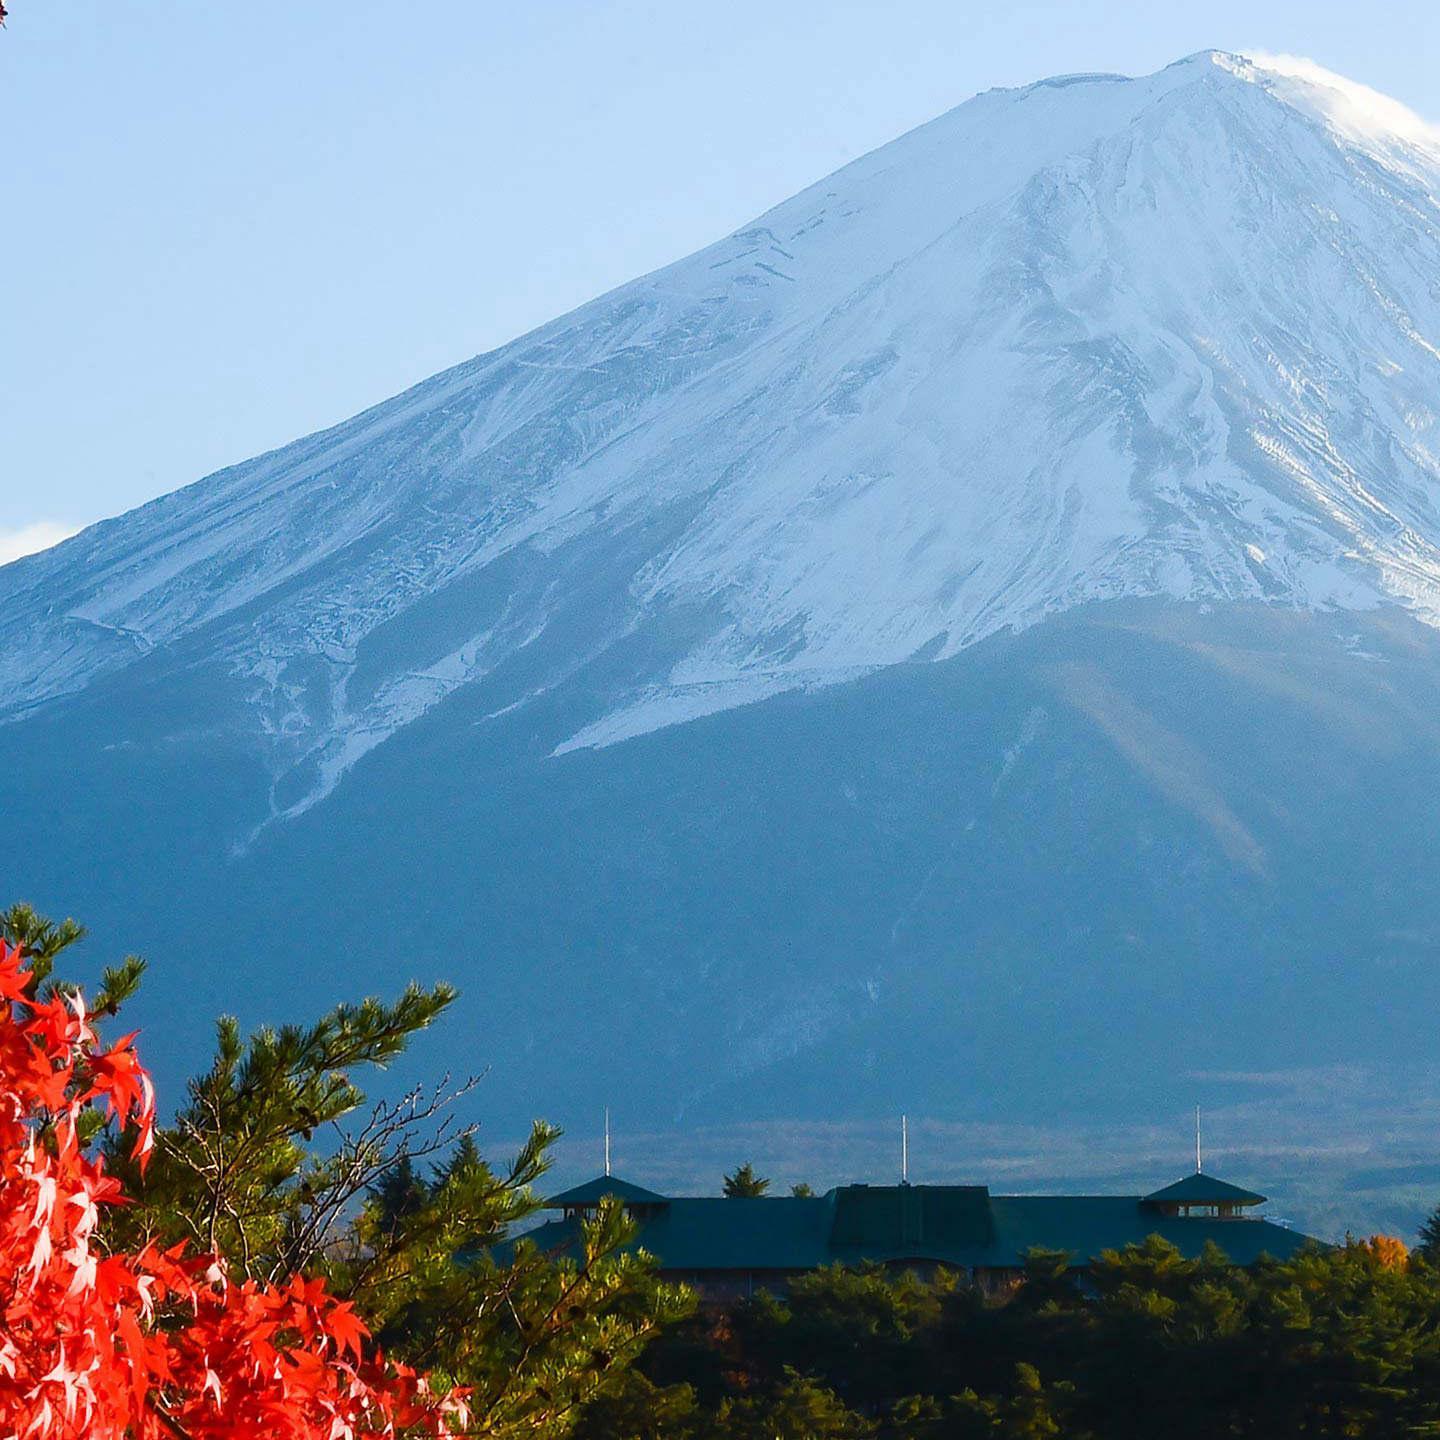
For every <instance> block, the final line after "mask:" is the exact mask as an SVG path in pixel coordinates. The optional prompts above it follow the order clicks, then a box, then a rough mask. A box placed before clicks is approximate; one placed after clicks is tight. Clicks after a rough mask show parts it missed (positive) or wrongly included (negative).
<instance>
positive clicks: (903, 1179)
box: [900, 1115, 910, 1185]
mask: <svg viewBox="0 0 1440 1440" xmlns="http://www.w3.org/2000/svg"><path fill="white" fill-rule="evenodd" d="M900 1183H901V1184H902V1185H908V1184H909V1183H910V1120H909V1117H908V1116H905V1115H902V1116H901V1117H900Z"/></svg>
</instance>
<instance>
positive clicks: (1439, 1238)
mask: <svg viewBox="0 0 1440 1440" xmlns="http://www.w3.org/2000/svg"><path fill="white" fill-rule="evenodd" d="M1414 1253H1415V1254H1417V1255H1419V1256H1421V1257H1423V1258H1424V1259H1425V1260H1428V1261H1429V1262H1430V1263H1431V1264H1432V1265H1440V1205H1437V1206H1436V1207H1435V1208H1434V1209H1433V1210H1432V1211H1431V1212H1430V1213H1429V1215H1427V1216H1426V1217H1425V1223H1424V1224H1423V1225H1422V1226H1421V1227H1420V1243H1419V1244H1418V1245H1416V1247H1415V1251H1414Z"/></svg>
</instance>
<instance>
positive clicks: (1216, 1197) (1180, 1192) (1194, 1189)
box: [1145, 1171, 1265, 1205]
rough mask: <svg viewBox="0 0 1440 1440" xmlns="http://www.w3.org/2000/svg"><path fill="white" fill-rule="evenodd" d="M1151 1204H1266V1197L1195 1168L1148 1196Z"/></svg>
mask: <svg viewBox="0 0 1440 1440" xmlns="http://www.w3.org/2000/svg"><path fill="white" fill-rule="evenodd" d="M1145 1200H1146V1202H1147V1203H1148V1204H1151V1205H1263V1204H1264V1203H1265V1197H1264V1196H1263V1195H1257V1194H1256V1193H1255V1192H1254V1191H1253V1190H1242V1189H1241V1188H1240V1187H1239V1186H1238V1185H1231V1184H1230V1183H1229V1181H1227V1180H1217V1179H1216V1178H1215V1177H1214V1176H1213V1175H1206V1174H1203V1173H1202V1172H1200V1171H1196V1173H1195V1174H1194V1175H1187V1176H1186V1177H1185V1178H1184V1179H1183V1180H1177V1181H1176V1182H1175V1183H1174V1184H1173V1185H1167V1186H1166V1187H1165V1188H1164V1189H1163V1190H1156V1191H1155V1192H1154V1194H1152V1195H1147V1196H1146V1197H1145Z"/></svg>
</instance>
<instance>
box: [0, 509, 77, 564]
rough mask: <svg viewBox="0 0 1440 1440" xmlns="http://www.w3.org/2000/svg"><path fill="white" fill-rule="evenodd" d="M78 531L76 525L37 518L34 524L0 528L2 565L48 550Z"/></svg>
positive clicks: (0, 559) (0, 562)
mask: <svg viewBox="0 0 1440 1440" xmlns="http://www.w3.org/2000/svg"><path fill="white" fill-rule="evenodd" d="M75 531H76V527H75V526H74V525H57V524H56V523H55V522H54V521H53V520H37V521H36V522H35V523H34V524H33V525H20V526H17V527H15V528H13V529H9V530H7V529H4V528H0V565H8V564H9V563H10V562H11V561H12V560H18V559H19V558H20V557H21V556H22V555H32V554H34V552H35V551H37V550H48V549H49V548H50V547H51V546H52V545H58V544H59V543H60V542H61V541H62V540H66V539H68V538H69V537H70V536H71V535H73V534H74V533H75Z"/></svg>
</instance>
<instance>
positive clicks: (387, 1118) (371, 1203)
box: [0, 907, 693, 1440]
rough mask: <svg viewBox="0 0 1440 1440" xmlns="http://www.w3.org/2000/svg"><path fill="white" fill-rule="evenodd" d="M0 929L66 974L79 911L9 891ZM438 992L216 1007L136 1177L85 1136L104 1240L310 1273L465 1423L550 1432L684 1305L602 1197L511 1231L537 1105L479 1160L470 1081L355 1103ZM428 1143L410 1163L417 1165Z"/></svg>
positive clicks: (124, 982) (118, 978) (563, 1431)
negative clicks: (461, 1404)
mask: <svg viewBox="0 0 1440 1440" xmlns="http://www.w3.org/2000/svg"><path fill="white" fill-rule="evenodd" d="M0 926H4V927H5V932H6V933H7V935H10V934H13V935H15V937H16V938H18V939H20V940H21V942H22V943H25V944H27V945H29V944H32V943H33V944H34V945H35V947H36V954H37V955H38V956H40V957H42V961H41V965H40V967H39V968H41V969H42V971H43V973H44V975H45V976H47V977H49V978H48V979H46V981H45V983H48V984H52V985H58V986H60V987H61V988H67V987H65V986H64V984H63V982H60V981H57V980H55V979H54V978H53V976H52V975H51V971H52V969H53V964H54V960H55V957H56V956H58V955H59V954H60V952H61V951H63V950H65V949H66V948H67V947H68V946H69V945H72V944H74V943H75V942H76V941H77V940H78V939H79V938H80V937H81V935H82V934H83V931H82V930H81V929H80V927H79V926H75V925H73V924H72V923H70V922H67V924H66V925H65V926H55V925H51V924H50V922H48V921H45V920H43V919H42V918H41V917H38V916H36V915H35V914H34V912H33V911H29V910H27V909H25V907H12V909H11V910H9V911H6V912H3V914H0ZM141 968H142V967H141V966H140V963H139V962H138V961H133V960H127V961H126V962H125V964H124V965H122V966H121V967H119V968H118V969H117V970H115V971H111V972H107V977H108V978H107V980H106V981H105V982H103V983H102V987H101V990H100V992H99V994H100V998H101V1000H102V1001H103V1002H104V1005H103V1007H102V1013H105V1014H109V1013H113V1012H114V1010H115V1009H118V1006H119V1004H120V1003H121V1001H122V1000H123V999H124V998H126V997H128V995H129V994H131V993H133V991H134V988H135V985H136V984H138V981H139V975H140V970H141ZM453 998H454V992H453V991H451V990H450V989H449V988H448V987H446V986H439V987H436V988H435V989H433V990H422V989H420V988H418V987H416V986H413V985H412V986H410V987H409V988H407V989H406V990H405V991H404V992H403V993H402V994H401V995H400V997H399V998H398V999H397V1000H395V1001H393V1002H390V1003H386V1002H383V1001H380V1000H375V999H367V1000H364V1001H361V1002H360V1003H359V1004H353V1005H352V1004H343V1005H338V1006H336V1007H335V1008H334V1009H333V1010H331V1011H330V1012H329V1013H328V1014H327V1015H324V1016H322V1017H321V1018H320V1019H319V1020H317V1021H315V1022H314V1023H313V1024H311V1025H307V1026H285V1027H282V1028H279V1029H271V1028H263V1029H260V1030H257V1031H255V1032H254V1033H253V1034H251V1035H249V1036H242V1034H241V1031H240V1028H239V1026H238V1025H237V1024H236V1022H235V1021H234V1020H231V1019H228V1018H227V1019H222V1020H221V1021H220V1022H219V1025H218V1033H217V1052H216V1055H215V1059H214V1061H213V1062H212V1064H211V1066H210V1067H209V1069H208V1070H207V1071H206V1072H205V1073H204V1074H203V1075H201V1076H200V1077H198V1078H197V1079H195V1080H194V1081H192V1082H191V1084H190V1085H189V1087H188V1098H187V1101H186V1103H185V1104H184V1105H183V1106H182V1107H181V1108H180V1110H179V1112H178V1113H177V1115H176V1117H175V1119H174V1121H173V1123H172V1124H170V1125H169V1126H165V1127H163V1128H161V1129H160V1130H159V1131H158V1132H157V1135H156V1143H155V1151H154V1154H153V1156H152V1160H151V1163H150V1166H149V1168H148V1169H147V1171H146V1172H145V1173H144V1175H143V1176H142V1175H141V1174H139V1173H138V1172H137V1170H136V1168H135V1167H134V1165H133V1164H132V1162H131V1160H130V1158H129V1156H128V1154H127V1152H126V1147H124V1146H122V1145H120V1144H118V1143H116V1142H117V1137H113V1136H110V1137H107V1138H106V1139H105V1140H104V1141H103V1143H105V1145H106V1150H107V1162H108V1165H109V1168H110V1169H111V1170H112V1171H116V1172H120V1173H122V1174H123V1177H124V1179H125V1183H126V1185H127V1188H128V1189H129V1190H130V1193H132V1194H133V1195H135V1196H136V1197H137V1198H136V1203H134V1204H132V1205H129V1206H126V1207H124V1208H123V1209H117V1211H116V1212H115V1214H114V1217H113V1218H114V1220H115V1225H114V1227H113V1228H114V1231H115V1232H116V1233H115V1236H114V1240H115V1242H116V1243H120V1244H123V1245H124V1246H125V1247H126V1248H137V1247H138V1246H139V1245H141V1244H144V1243H146V1242H148V1241H153V1242H155V1243H157V1244H160V1245H169V1244H171V1243H173V1242H175V1241H177V1240H186V1241H189V1242H191V1243H192V1244H194V1245H195V1246H196V1247H197V1248H198V1249H199V1250H201V1251H211V1252H214V1253H218V1254H220V1255H221V1256H223V1257H224V1259H225V1261H226V1263H227V1266H228V1269H229V1271H230V1273H231V1275H232V1276H233V1277H234V1278H235V1279H237V1280H241V1279H249V1278H254V1279H257V1280H271V1279H274V1278H277V1277H288V1276H289V1275H291V1274H303V1275H306V1276H323V1277H324V1278H325V1280H326V1281H327V1284H328V1286H329V1288H330V1289H331V1290H332V1292H334V1293H336V1294H338V1295H339V1296H341V1297H342V1298H344V1299H348V1300H350V1301H351V1302H352V1303H353V1304H354V1305H355V1307H356V1309H357V1310H358V1311H359V1313H360V1315H361V1316H362V1317H363V1318H364V1319H365V1321H366V1323H367V1324H368V1325H369V1327H370V1328H371V1330H372V1332H373V1333H375V1334H376V1335H377V1337H378V1338H379V1339H380V1340H381V1342H382V1343H383V1344H384V1345H385V1347H386V1349H387V1350H388V1351H389V1352H390V1353H391V1354H393V1355H395V1356H396V1357H397V1358H399V1359H403V1360H407V1361H409V1362H410V1363H412V1364H414V1365H416V1366H417V1367H421V1368H423V1369H425V1370H428V1371H431V1372H432V1373H433V1374H434V1375H435V1376H436V1377H437V1378H438V1379H439V1380H440V1381H441V1382H442V1383H444V1382H453V1383H457V1384H460V1385H463V1386H465V1387H467V1389H468V1390H469V1391H470V1397H471V1398H470V1404H471V1409H472V1419H471V1422H470V1425H469V1427H468V1430H467V1433H468V1434H469V1435H472V1436H490V1437H495V1440H509V1437H519V1436H522V1435H523V1436H526V1437H533V1440H559V1437H563V1436H566V1435H568V1433H569V1431H570V1430H571V1428H572V1427H573V1425H574V1422H575V1420H576V1419H577V1417H578V1415H579V1412H580V1410H581V1408H582V1407H583V1406H584V1405H585V1404H586V1403H588V1402H591V1401H593V1400H595V1399H597V1398H598V1397H601V1396H603V1395H604V1394H606V1393H607V1391H608V1390H609V1389H610V1388H611V1387H612V1386H614V1385H617V1384H619V1383H621V1382H622V1381H623V1379H624V1377H625V1374H626V1370H627V1367H628V1366H629V1365H630V1363H631V1362H632V1361H633V1359H634V1358H635V1357H636V1355H638V1354H639V1352H640V1351H641V1350H642V1349H643V1348H644V1346H645V1345H646V1344H647V1343H648V1342H649V1341H650V1340H651V1339H652V1338H653V1337H654V1336H655V1335H656V1334H657V1333H658V1332H659V1331H660V1330H661V1329H662V1328H663V1327H665V1326H667V1325H669V1324H670V1323H672V1322H674V1321H676V1320H678V1319H681V1318H683V1317H684V1316H685V1315H687V1314H688V1313H689V1311H690V1309H691V1306H692V1303H693V1302H692V1298H691V1297H690V1296H689V1294H688V1292H685V1291H683V1290H681V1289H679V1288H677V1287H673V1286H668V1285H663V1284H661V1283H659V1282H658V1281H657V1279H656V1278H655V1275H654V1269H653V1265H652V1263H651V1261H650V1260H649V1259H648V1258H647V1257H646V1256H644V1255H642V1254H639V1253H635V1251H634V1249H633V1241H634V1239H635V1230H634V1227H633V1226H632V1225H631V1223H630V1222H629V1220H628V1219H627V1218H626V1216H625V1214H624V1212H623V1210H622V1209H621V1208H620V1207H619V1206H618V1205H614V1204H609V1205H606V1206H603V1207H602V1208H601V1210H600V1211H599V1213H598V1214H596V1215H595V1216H594V1217H593V1218H592V1219H590V1220H589V1221H587V1222H585V1223H584V1224H583V1225H581V1226H580V1227H579V1228H578V1230H577V1231H576V1233H575V1234H574V1235H573V1237H572V1243H571V1244H570V1245H569V1246H568V1247H566V1249H565V1252H564V1253H561V1254H551V1253H544V1252H541V1251H540V1250H539V1249H538V1248H537V1247H536V1246H535V1245H534V1244H533V1242H530V1241H527V1240H525V1239H523V1238H521V1239H519V1240H515V1239H513V1238H512V1237H513V1235H514V1232H515V1231H516V1229H517V1227H520V1226H523V1225H524V1224H525V1223H527V1222H528V1221H530V1220H532V1219H533V1217H534V1216H535V1215H536V1213H537V1210H538V1207H539V1201H538V1200H537V1199H536V1197H535V1195H534V1193H533V1191H532V1188H531V1187H532V1186H533V1185H534V1184H535V1182H536V1181H537V1180H539V1178H540V1177H541V1176H542V1175H543V1174H544V1173H545V1171H546V1170H547V1169H548V1167H549V1163H550V1159H549V1156H550V1151H551V1148H552V1146H553V1145H554V1142H555V1140H556V1138H557V1137H558V1134H559V1132H558V1131H557V1130H556V1129H555V1128H554V1127H552V1126H549V1125H546V1124H545V1123H543V1122H541V1121H537V1122H536V1123H535V1125H534V1126H533V1127H532V1130H531V1134H530V1136H529V1138H528V1140H527V1141H526V1142H525V1144H524V1145H523V1146H522V1147H521V1149H520V1151H519V1153H518V1154H517V1155H516V1156H515V1157H514V1158H513V1159H512V1160H511V1161H510V1162H509V1164H508V1165H506V1166H504V1167H503V1168H502V1169H500V1170H498V1171H497V1170H494V1169H492V1168H491V1167H490V1166H489V1165H488V1164H487V1163H486V1162H485V1160H484V1159H483V1157H482V1156H481V1155H480V1152H479V1150H478V1147H477V1146H476V1145H475V1144H474V1141H473V1138H472V1136H471V1135H470V1134H469V1133H468V1132H466V1131H461V1132H460V1133H459V1135H458V1137H457V1135H456V1133H455V1129H454V1126H453V1125H452V1124H451V1119H450V1117H451V1115H452V1114H453V1107H454V1105H455V1103H456V1101H458V1100H459V1099H460V1098H461V1097H462V1096H464V1095H466V1094H468V1093H469V1090H470V1088H471V1087H470V1086H469V1085H464V1086H461V1087H459V1088H458V1089H455V1090H448V1089H445V1088H443V1087H442V1088H438V1089H436V1090H433V1091H423V1092H422V1091H415V1092H412V1093H411V1094H410V1095H407V1096H405V1097H403V1098H402V1099H401V1100H399V1101H393V1102H392V1101H380V1102H376V1103H368V1102H367V1100H366V1096H365V1093H364V1090H363V1088H362V1086H361V1084H360V1076H361V1074H362V1072H363V1071H364V1070H365V1069H366V1068H368V1067H374V1066H382V1065H385V1064H387V1063H389V1062H390V1061H391V1060H393V1059H394V1058H396V1057H397V1056H398V1055H399V1054H401V1053H402V1052H403V1051H404V1049H405V1048H406V1046H407V1045H408V1044H409V1042H410V1041H411V1039H412V1038H414V1037H415V1036H416V1035H417V1034H419V1033H420V1032H421V1031H423V1030H424V1029H425V1028H426V1027H427V1026H429V1025H430V1024H431V1022H432V1021H433V1020H434V1019H435V1017H436V1016H437V1015H439V1014H440V1013H441V1012H442V1011H443V1010H444V1009H445V1007H446V1006H447V1005H449V1004H450V1003H451V1001H452V1000H453ZM96 1122H97V1124H103V1117H101V1116H99V1115H98V1114H97V1116H96ZM432 1157H433V1158H435V1159H438V1160H439V1163H438V1165H437V1166H435V1167H434V1170H433V1176H432V1178H431V1179H430V1180H428V1181H427V1180H426V1179H425V1178H423V1176H422V1175H421V1173H420V1169H419V1163H418V1162H421V1161H424V1160H426V1159H428V1158H432Z"/></svg>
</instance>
